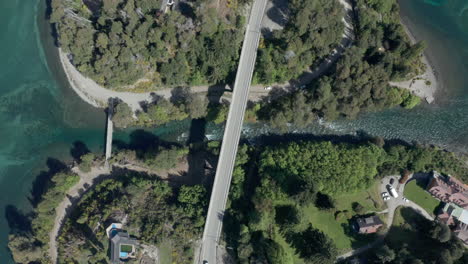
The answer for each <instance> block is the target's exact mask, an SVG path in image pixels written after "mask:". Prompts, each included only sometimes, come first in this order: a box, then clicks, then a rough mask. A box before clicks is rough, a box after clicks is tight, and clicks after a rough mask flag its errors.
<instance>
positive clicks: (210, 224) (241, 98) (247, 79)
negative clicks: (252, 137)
mask: <svg viewBox="0 0 468 264" xmlns="http://www.w3.org/2000/svg"><path fill="white" fill-rule="evenodd" d="M266 4H267V0H255V1H254V3H253V6H252V10H251V13H250V19H249V24H248V25H247V28H246V32H245V37H244V43H243V45H242V52H241V56H240V60H239V66H238V68H237V75H236V81H235V82H234V91H233V94H232V101H231V106H230V108H229V114H228V119H227V122H226V128H225V131H224V136H223V143H222V145H221V151H220V155H219V160H218V166H217V170H216V175H215V180H214V184H213V190H212V192H211V199H210V205H209V208H208V214H207V217H206V223H205V229H204V232H203V239H202V245H201V252H200V257H199V258H198V262H199V263H200V264H201V263H206V262H205V261H207V262H208V263H210V264H211V263H221V261H218V256H217V248H218V243H219V239H220V236H221V230H222V225H223V217H224V211H225V209H226V202H227V199H228V194H229V187H230V184H231V178H232V172H233V169H234V162H235V159H236V153H237V148H238V145H239V139H240V134H241V130H242V123H243V121H244V114H245V109H246V107H247V99H248V95H249V88H250V85H251V82H252V76H253V71H254V67H255V61H256V57H257V49H258V45H259V41H260V36H261V32H260V29H261V22H262V18H263V14H264V13H265V8H266Z"/></svg>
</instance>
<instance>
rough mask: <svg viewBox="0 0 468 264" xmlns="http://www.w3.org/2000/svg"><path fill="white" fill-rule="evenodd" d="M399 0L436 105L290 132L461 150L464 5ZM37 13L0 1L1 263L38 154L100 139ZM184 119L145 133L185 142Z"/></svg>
mask: <svg viewBox="0 0 468 264" xmlns="http://www.w3.org/2000/svg"><path fill="white" fill-rule="evenodd" d="M400 2H401V3H400V5H401V9H402V15H403V16H404V18H405V20H407V21H408V23H409V24H410V27H411V29H412V31H413V33H414V34H415V35H416V37H417V38H420V39H425V40H426V42H427V44H428V51H429V53H430V59H431V61H432V62H434V63H435V64H436V68H437V70H438V73H439V78H440V80H441V83H442V89H441V91H440V92H439V93H440V94H439V96H438V100H437V103H436V104H435V105H421V106H419V107H417V108H416V109H413V110H403V109H391V110H387V111H384V112H380V113H367V114H363V115H361V116H360V117H359V118H357V119H356V120H348V121H345V120H341V121H335V122H331V123H328V122H320V124H315V125H313V126H311V127H309V128H307V129H306V130H304V131H295V132H305V133H315V134H348V133H351V134H355V133H359V132H364V133H367V134H371V135H379V136H383V137H385V138H399V139H403V140H406V141H414V140H415V141H418V142H423V143H428V144H436V145H439V146H443V147H446V148H449V149H451V150H457V151H466V150H467V149H468V31H467V30H468V3H467V2H466V1H465V0H451V1H448V0H402V1H400ZM44 14H45V4H44V2H43V1H42V2H41V1H38V0H36V1H33V0H29V1H26V0H8V1H1V3H0V25H1V30H0V40H1V42H0V45H1V49H0V122H1V124H2V126H1V129H0V209H1V210H2V216H3V217H0V258H1V259H2V263H7V264H9V263H14V262H13V260H12V259H11V257H10V256H9V252H8V250H7V248H6V245H7V240H8V239H7V236H8V233H9V225H8V221H7V217H6V216H7V215H8V216H9V215H10V212H11V208H13V207H15V208H18V209H19V210H21V211H24V212H27V211H29V210H30V207H31V206H30V202H29V198H31V192H32V190H33V186H35V188H34V190H37V189H40V188H38V187H40V186H42V185H43V184H42V182H43V181H42V180H38V181H36V183H34V184H33V182H34V181H35V179H38V175H40V174H41V172H42V171H47V170H48V166H47V164H48V163H49V164H53V162H47V161H48V160H49V161H51V160H52V159H57V160H62V161H70V160H71V159H72V156H71V152H72V150H74V149H77V148H73V146H74V143H76V142H81V143H83V144H84V145H86V146H87V148H89V149H90V150H92V151H95V152H102V151H103V146H104V127H105V116H104V113H103V112H102V111H101V110H97V109H93V108H92V107H90V106H88V105H86V104H85V103H84V102H82V101H81V100H80V99H79V98H78V97H77V96H75V94H74V93H73V91H72V90H71V89H70V87H69V86H68V84H67V82H66V80H65V79H64V75H63V72H62V71H61V69H60V65H59V64H58V60H57V53H56V50H55V47H54V43H53V40H52V37H51V36H50V34H49V28H48V25H47V23H46V22H45V19H44ZM190 126H191V123H190V122H189V121H183V122H176V123H172V124H170V125H168V126H165V127H162V128H157V129H153V132H154V133H155V134H156V135H157V136H159V137H161V138H163V139H165V140H171V141H176V140H178V141H185V140H186V139H187V138H188V134H189V129H190ZM269 131H270V130H269V129H268V128H266V127H264V126H261V125H247V126H245V128H244V136H246V137H251V138H252V137H255V136H257V135H259V134H261V133H265V132H269ZM293 131H294V130H293ZM221 132H222V129H221V128H220V127H218V126H214V125H209V126H208V127H207V132H206V133H207V135H208V136H209V137H213V138H218V137H219V136H220V135H221ZM130 134H131V131H120V132H118V133H117V134H116V138H117V139H122V140H124V141H128V140H129V135H130ZM83 144H75V145H76V146H82V145H83ZM42 175H43V174H42ZM39 179H40V178H39ZM7 208H8V209H7Z"/></svg>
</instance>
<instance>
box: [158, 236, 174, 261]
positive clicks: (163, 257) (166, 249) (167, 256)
mask: <svg viewBox="0 0 468 264" xmlns="http://www.w3.org/2000/svg"><path fill="white" fill-rule="evenodd" d="M158 248H159V261H160V263H161V264H172V246H171V243H170V242H169V241H165V242H162V243H161V244H159V245H158Z"/></svg>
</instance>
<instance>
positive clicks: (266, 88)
mask: <svg viewBox="0 0 468 264" xmlns="http://www.w3.org/2000/svg"><path fill="white" fill-rule="evenodd" d="M264 89H265V91H270V90H271V89H272V87H271V86H267V87H265V88H264Z"/></svg>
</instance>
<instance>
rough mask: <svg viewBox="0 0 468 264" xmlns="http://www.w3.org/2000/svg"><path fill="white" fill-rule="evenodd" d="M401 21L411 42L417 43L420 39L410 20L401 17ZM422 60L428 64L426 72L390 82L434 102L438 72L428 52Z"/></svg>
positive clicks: (437, 85) (437, 84)
mask: <svg viewBox="0 0 468 264" xmlns="http://www.w3.org/2000/svg"><path fill="white" fill-rule="evenodd" d="M400 21H401V24H402V25H403V27H404V29H405V31H406V34H407V35H408V37H409V38H410V41H411V43H412V44H415V43H417V42H418V40H417V39H416V37H415V36H414V34H413V33H412V32H411V30H410V28H409V27H408V22H406V21H405V20H404V18H401V20H400ZM422 62H423V63H424V64H425V65H426V72H425V73H423V74H421V75H419V76H416V77H414V78H412V79H411V80H408V81H404V82H390V84H391V85H393V86H397V87H400V88H405V89H408V90H410V91H411V92H413V93H414V94H415V95H417V96H419V97H421V98H423V99H425V100H426V101H427V102H428V103H432V102H434V100H435V94H436V91H437V89H438V87H439V82H438V80H437V72H436V70H435V68H434V67H433V65H432V64H431V62H430V60H429V57H428V56H427V54H426V53H425V54H423V56H422Z"/></svg>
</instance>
